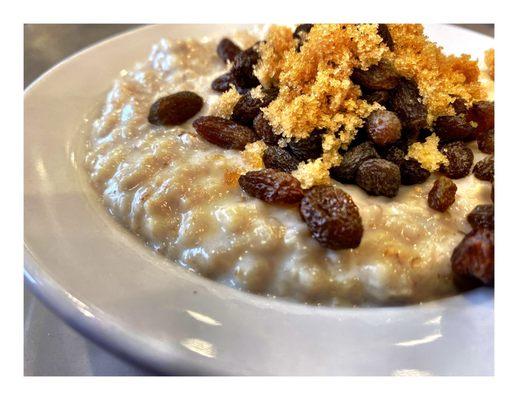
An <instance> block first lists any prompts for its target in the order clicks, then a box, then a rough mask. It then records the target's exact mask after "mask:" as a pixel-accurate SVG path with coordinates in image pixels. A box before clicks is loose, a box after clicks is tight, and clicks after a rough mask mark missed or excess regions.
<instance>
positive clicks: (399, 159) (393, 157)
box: [383, 146, 405, 184]
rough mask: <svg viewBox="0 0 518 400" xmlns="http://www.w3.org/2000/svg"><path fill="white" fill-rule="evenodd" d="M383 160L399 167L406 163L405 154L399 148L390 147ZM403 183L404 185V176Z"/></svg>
mask: <svg viewBox="0 0 518 400" xmlns="http://www.w3.org/2000/svg"><path fill="white" fill-rule="evenodd" d="M383 158H384V159H385V160H387V161H390V162H392V163H394V164H396V165H398V166H401V164H403V162H404V161H405V152H404V151H403V150H401V149H400V148H399V147H397V146H390V147H389V148H388V150H387V151H386V152H385V155H384V156H383ZM401 183H403V175H401ZM403 184H404V183H403Z"/></svg>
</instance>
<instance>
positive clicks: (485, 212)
mask: <svg viewBox="0 0 518 400" xmlns="http://www.w3.org/2000/svg"><path fill="white" fill-rule="evenodd" d="M467 220H468V222H469V224H470V225H471V227H472V228H473V229H478V228H486V229H495V207H494V205H493V204H479V205H478V206H476V207H475V208H474V209H473V210H472V211H471V212H470V213H469V214H468V216H467Z"/></svg>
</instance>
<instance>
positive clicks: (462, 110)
mask: <svg viewBox="0 0 518 400" xmlns="http://www.w3.org/2000/svg"><path fill="white" fill-rule="evenodd" d="M451 105H452V106H453V109H454V110H455V114H466V113H467V112H468V107H467V105H466V102H465V101H464V100H462V99H461V98H457V99H455V101H454V102H453V103H451Z"/></svg>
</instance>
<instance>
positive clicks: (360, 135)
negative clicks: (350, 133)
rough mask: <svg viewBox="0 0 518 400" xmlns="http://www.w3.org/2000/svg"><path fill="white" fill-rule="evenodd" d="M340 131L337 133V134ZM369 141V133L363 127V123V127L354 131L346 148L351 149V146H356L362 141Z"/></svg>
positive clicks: (342, 151) (341, 150)
mask: <svg viewBox="0 0 518 400" xmlns="http://www.w3.org/2000/svg"><path fill="white" fill-rule="evenodd" d="M339 134H340V133H337V135H339ZM367 141H369V135H368V134H367V129H366V128H365V124H363V127H361V128H359V129H358V131H357V132H356V135H354V139H353V140H352V142H351V143H349V146H348V149H352V148H353V147H356V146H358V145H360V144H362V143H364V142H367ZM340 152H341V153H344V150H343V149H340Z"/></svg>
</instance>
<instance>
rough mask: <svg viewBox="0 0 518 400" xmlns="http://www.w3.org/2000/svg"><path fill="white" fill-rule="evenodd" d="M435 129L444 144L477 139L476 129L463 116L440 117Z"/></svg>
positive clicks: (435, 123) (434, 126) (436, 121)
mask: <svg viewBox="0 0 518 400" xmlns="http://www.w3.org/2000/svg"><path fill="white" fill-rule="evenodd" d="M433 129H434V131H435V133H436V134H437V136H439V138H440V139H441V142H443V143H448V142H455V141H458V140H463V141H470V140H474V139H475V128H474V127H473V126H472V125H471V124H470V123H469V122H468V121H467V120H466V117H465V116H464V115H463V114H461V115H448V116H442V117H438V118H437V119H436V120H435V122H434V123H433Z"/></svg>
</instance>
